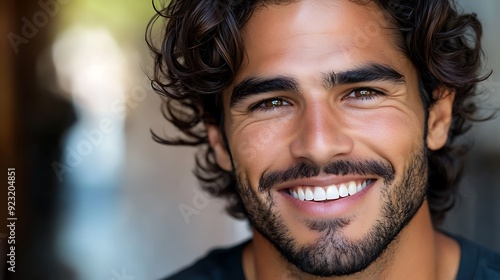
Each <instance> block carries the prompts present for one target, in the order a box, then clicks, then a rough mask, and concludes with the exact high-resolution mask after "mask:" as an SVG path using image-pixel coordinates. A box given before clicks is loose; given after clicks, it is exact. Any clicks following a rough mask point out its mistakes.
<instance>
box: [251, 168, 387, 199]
mask: <svg viewBox="0 0 500 280" xmlns="http://www.w3.org/2000/svg"><path fill="white" fill-rule="evenodd" d="M321 172H323V173H325V174H333V175H361V176H365V175H377V176H379V177H382V178H383V179H384V182H385V184H390V183H391V182H392V181H393V180H394V168H393V167H392V165H391V164H390V163H389V162H387V161H382V160H362V161H351V160H349V161H346V160H338V161H334V162H331V163H329V164H327V165H326V166H324V167H323V168H322V167H320V166H319V165H317V164H314V163H307V162H300V163H297V164H296V165H294V166H291V167H289V168H287V169H286V170H280V171H271V172H265V173H264V174H262V176H261V178H260V180H259V191H260V192H265V191H269V190H270V189H271V188H272V187H273V186H275V185H277V184H281V183H285V182H287V181H292V180H297V179H307V178H311V177H315V176H318V175H319V174H320V173H321Z"/></svg>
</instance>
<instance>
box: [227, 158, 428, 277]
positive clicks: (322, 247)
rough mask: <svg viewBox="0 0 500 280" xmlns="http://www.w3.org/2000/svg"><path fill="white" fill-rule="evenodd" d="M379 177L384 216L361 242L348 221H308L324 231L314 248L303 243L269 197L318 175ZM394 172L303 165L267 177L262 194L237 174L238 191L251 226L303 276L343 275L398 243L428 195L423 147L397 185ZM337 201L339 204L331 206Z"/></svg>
mask: <svg viewBox="0 0 500 280" xmlns="http://www.w3.org/2000/svg"><path fill="white" fill-rule="evenodd" d="M321 171H322V172H323V173H326V174H335V175H377V176H379V177H381V178H383V182H384V184H383V187H382V189H381V198H382V201H381V216H380V217H379V218H378V219H377V221H376V222H375V224H374V225H373V226H372V227H371V229H370V230H369V231H368V232H367V233H365V234H364V235H363V236H362V238H361V239H360V240H351V239H349V238H348V237H347V236H345V235H344V234H343V233H342V231H341V230H342V228H343V227H345V226H347V225H349V224H350V223H351V220H350V218H347V217H346V218H335V219H330V220H305V225H306V226H307V227H308V228H309V229H310V230H313V231H316V232H319V233H321V235H320V237H319V238H318V239H317V240H316V241H315V243H314V244H312V245H311V244H306V245H304V244H299V243H298V242H297V241H296V240H295V238H294V237H293V234H292V232H291V230H290V228H288V227H287V226H286V225H285V223H284V221H283V219H282V218H281V216H280V213H279V211H278V210H277V209H275V207H274V206H275V202H274V200H273V196H272V194H271V190H272V188H273V186H275V185H276V184H279V183H282V182H286V181H290V180H294V179H298V178H309V177H314V176H317V175H319V174H320V173H321ZM394 175H395V171H394V168H393V167H392V166H391V165H390V163H388V162H387V161H336V162H332V163H330V164H328V165H327V166H325V167H324V168H323V170H322V169H321V168H320V167H319V166H316V165H313V164H307V163H300V164H298V165H296V166H293V167H291V168H289V169H287V170H284V171H274V172H271V173H268V174H263V175H262V177H261V179H260V181H259V186H258V192H259V193H260V194H261V196H263V197H264V201H263V199H262V198H259V195H258V193H257V192H256V191H255V190H254V189H253V188H252V187H251V185H250V182H249V181H248V179H245V178H244V176H237V180H238V193H239V196H240V199H241V202H242V205H243V206H244V209H245V211H246V214H247V217H248V219H249V221H250V223H251V224H252V226H253V227H254V228H255V229H256V230H257V231H258V232H259V233H260V234H261V235H262V236H264V237H265V238H266V239H267V240H269V241H270V242H271V243H272V244H273V245H274V247H275V248H276V249H277V250H278V251H279V252H280V253H281V255H282V256H283V257H284V258H285V259H286V260H287V261H288V262H289V263H291V264H293V265H294V266H296V267H297V268H298V269H299V270H301V271H302V272H305V273H308V274H311V275H315V276H321V277H329V276H343V275H350V274H354V273H357V272H360V271H362V270H364V269H365V268H367V267H368V266H369V265H370V264H371V263H373V262H374V261H375V260H376V259H377V258H379V257H380V256H381V254H382V253H383V252H384V251H385V249H386V248H387V247H388V245H389V244H390V243H391V242H392V241H393V240H395V239H396V237H397V236H398V234H399V233H400V232H401V230H402V229H403V228H404V227H405V226H406V225H407V224H408V223H409V221H410V220H411V219H412V218H413V217H414V216H415V214H416V213H417V211H418V209H420V207H421V206H422V204H423V202H424V200H425V197H426V192H427V187H426V185H427V179H426V178H427V161H426V157H425V152H424V150H423V149H420V150H417V151H416V152H415V154H414V155H412V156H411V157H410V160H409V161H408V162H407V163H406V166H405V167H404V170H403V175H402V178H401V179H400V180H399V181H398V182H395V179H394V178H395V176H394ZM333 203H335V202H333Z"/></svg>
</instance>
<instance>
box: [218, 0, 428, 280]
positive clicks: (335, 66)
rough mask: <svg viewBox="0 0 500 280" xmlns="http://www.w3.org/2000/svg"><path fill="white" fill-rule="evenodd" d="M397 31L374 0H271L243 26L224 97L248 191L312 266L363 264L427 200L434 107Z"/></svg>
mask: <svg viewBox="0 0 500 280" xmlns="http://www.w3.org/2000/svg"><path fill="white" fill-rule="evenodd" d="M395 32H397V31H394V30H392V29H391V25H390V24H389V23H388V22H387V20H386V19H385V18H384V15H383V14H382V12H381V11H380V10H379V9H378V7H376V6H375V5H374V4H368V5H364V6H361V5H358V4H355V3H353V2H350V1H330V0H325V1H297V2H294V3H291V4H286V5H285V4H283V5H269V6H266V7H264V8H261V9H257V10H256V11H255V13H254V14H253V15H252V17H251V18H250V20H249V21H248V23H247V24H246V25H245V27H244V29H243V39H244V47H245V51H246V54H247V57H246V60H245V62H244V63H243V66H242V68H241V70H240V72H239V73H238V75H237V78H236V80H235V82H234V85H233V86H232V87H231V88H229V89H228V91H227V92H226V93H225V96H224V108H225V131H226V136H227V140H228V144H229V151H230V153H231V156H232V167H234V168H235V170H234V171H235V174H236V176H237V179H238V188H239V189H238V191H239V193H240V196H241V199H242V200H243V203H244V205H245V209H246V210H247V212H248V216H249V220H250V221H251V223H252V225H253V227H254V228H255V229H256V230H257V231H258V232H259V233H260V234H261V235H263V236H264V237H266V238H267V239H268V240H269V241H270V242H271V243H272V244H274V246H275V247H276V248H277V250H278V251H280V252H281V254H282V255H283V256H284V257H285V258H286V259H288V261H290V262H291V263H293V264H294V265H295V266H297V267H298V268H299V269H301V270H302V271H304V272H307V273H310V274H315V275H321V276H329V275H345V274H352V273H355V272H357V271H360V270H362V269H363V268H365V267H366V266H368V265H369V264H370V263H371V262H373V260H375V259H376V258H377V257H378V256H379V255H380V254H381V253H382V251H383V250H384V249H385V248H386V247H387V245H388V244H389V243H390V242H391V241H392V240H393V239H394V238H395V236H396V235H397V234H398V233H399V232H400V230H401V229H402V228H403V227H404V226H405V225H406V224H407V223H408V221H409V220H410V219H411V218H412V217H413V216H414V215H415V213H416V212H417V210H418V209H419V208H420V206H421V205H422V203H423V201H424V198H425V185H426V178H427V166H426V158H425V153H424V150H425V149H424V147H425V143H424V137H425V136H424V127H425V114H424V108H423V105H422V102H421V99H420V96H419V91H418V77H417V72H416V70H415V68H414V67H413V65H412V64H411V62H410V61H409V60H408V59H407V58H406V57H405V55H404V54H403V53H402V52H401V50H400V49H399V48H398V47H397V44H396V36H397V35H396V33H395ZM213 143H214V142H213V141H212V144H213ZM219 143H220V141H219ZM219 146H220V145H219ZM215 150H216V153H218V155H217V156H218V157H217V159H218V163H219V165H220V166H222V167H223V168H226V169H230V168H231V163H230V162H228V157H227V156H221V155H220V154H221V153H222V152H221V150H220V149H217V148H216V149H215Z"/></svg>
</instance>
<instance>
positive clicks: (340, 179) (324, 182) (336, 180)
mask: <svg viewBox="0 0 500 280" xmlns="http://www.w3.org/2000/svg"><path fill="white" fill-rule="evenodd" d="M368 179H372V180H374V179H376V178H375V176H369V175H363V176H362V175H352V176H349V175H347V176H337V175H333V176H324V177H314V178H302V179H297V180H291V181H287V182H284V183H281V184H278V185H277V186H275V187H274V189H276V190H278V191H279V190H283V189H289V188H293V187H298V186H311V187H328V186H331V185H339V184H342V183H347V182H350V181H364V180H368Z"/></svg>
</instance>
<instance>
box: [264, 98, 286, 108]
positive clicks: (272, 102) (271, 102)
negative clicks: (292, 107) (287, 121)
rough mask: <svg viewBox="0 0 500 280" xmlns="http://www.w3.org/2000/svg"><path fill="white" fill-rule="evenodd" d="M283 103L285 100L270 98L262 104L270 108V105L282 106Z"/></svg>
mask: <svg viewBox="0 0 500 280" xmlns="http://www.w3.org/2000/svg"><path fill="white" fill-rule="evenodd" d="M284 103H285V101H283V100H281V99H271V100H266V101H264V103H263V104H262V105H263V106H264V107H266V108H271V107H279V106H283V105H284Z"/></svg>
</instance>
